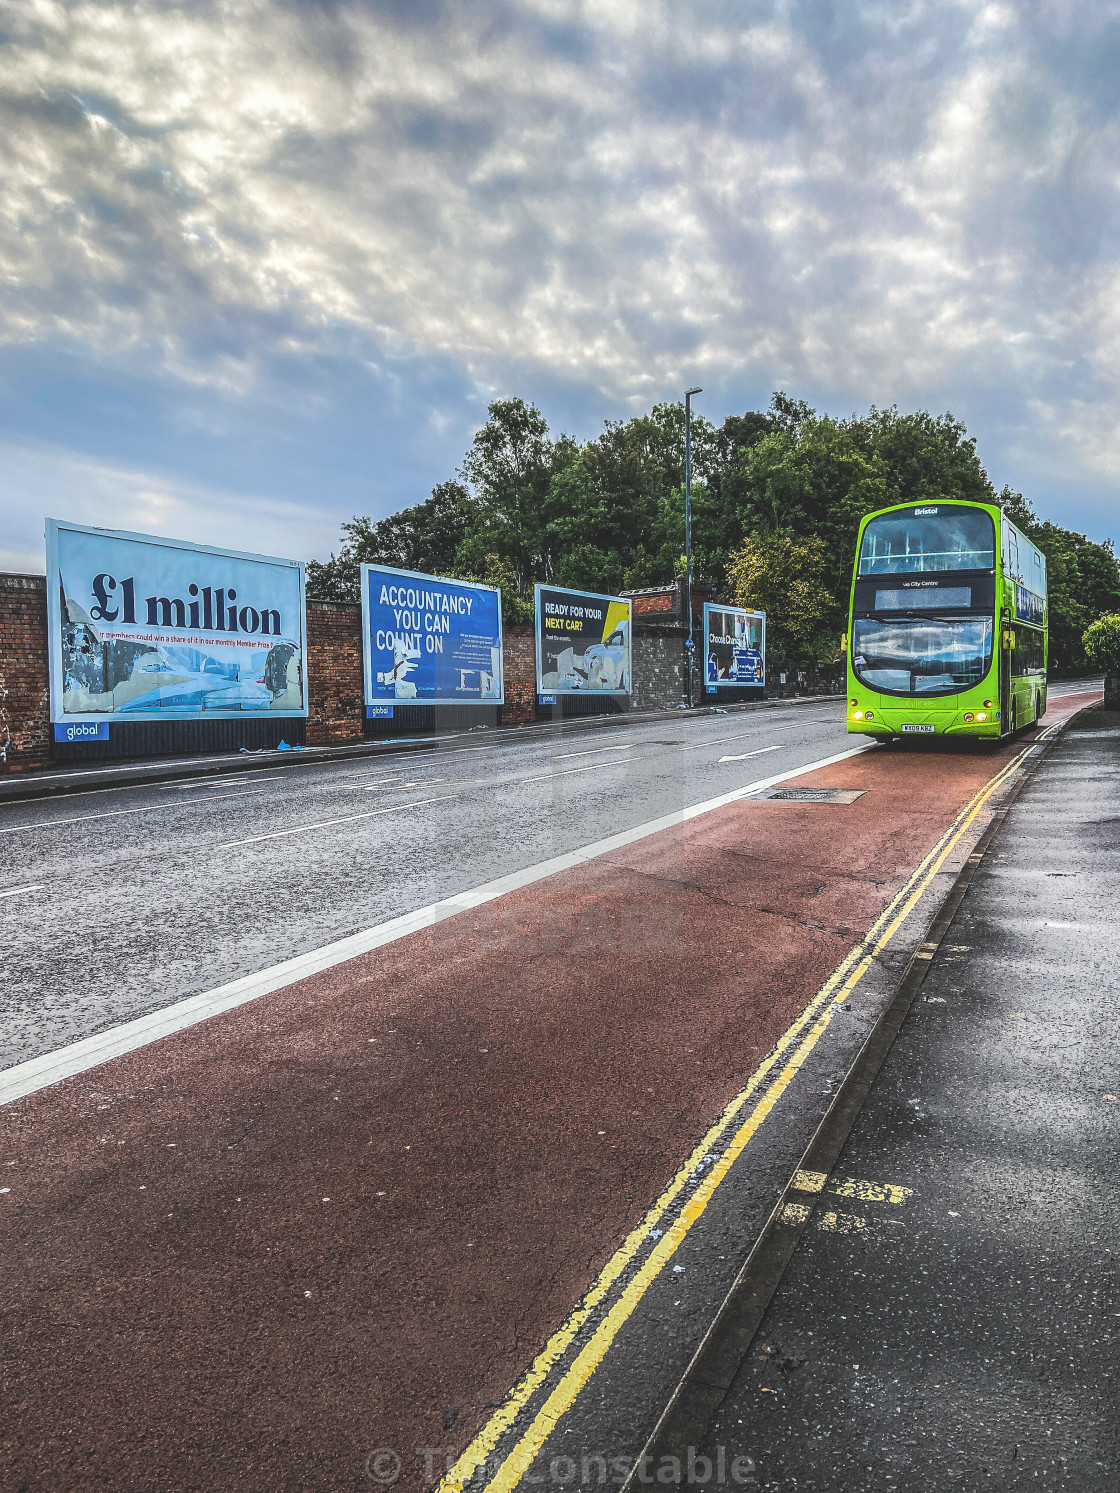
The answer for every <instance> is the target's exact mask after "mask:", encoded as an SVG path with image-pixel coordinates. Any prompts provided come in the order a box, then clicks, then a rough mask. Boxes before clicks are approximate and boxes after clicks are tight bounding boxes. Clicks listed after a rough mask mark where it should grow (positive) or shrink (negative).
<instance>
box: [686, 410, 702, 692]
mask: <svg viewBox="0 0 1120 1493" xmlns="http://www.w3.org/2000/svg"><path fill="white" fill-rule="evenodd" d="M703 392H704V391H703V389H686V390H685V391H684V569H685V582H684V589H685V607H686V609H687V612H688V642H687V643H686V644H685V645H684V646H685V649H686V651H687V655H688V663H687V665H686V669H687V674H688V705H689V709H691V708H692V704H693V700H692V661H693V659H694V658H695V657H696V643H695V641H694V639H693V636H692V396H693V395H694V394H703Z"/></svg>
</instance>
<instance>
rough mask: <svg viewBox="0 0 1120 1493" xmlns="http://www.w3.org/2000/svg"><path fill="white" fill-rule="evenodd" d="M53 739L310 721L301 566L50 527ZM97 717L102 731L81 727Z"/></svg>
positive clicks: (178, 544)
mask: <svg viewBox="0 0 1120 1493" xmlns="http://www.w3.org/2000/svg"><path fill="white" fill-rule="evenodd" d="M47 625H48V631H49V655H50V686H51V720H52V721H53V722H54V723H55V725H56V727H58V728H59V729H57V730H56V732H55V737H56V740H65V741H71V740H73V741H77V740H83V741H84V740H100V741H104V740H105V739H106V737H107V723H108V722H109V721H110V720H164V721H167V720H214V719H221V718H225V719H229V718H237V719H244V718H245V717H247V716H305V715H306V714H307V684H306V681H307V664H306V654H305V646H304V637H305V625H304V580H303V566H302V565H301V564H300V563H299V562H298V561H296V560H276V559H271V558H269V557H267V556H264V555H245V554H241V553H239V552H238V551H236V550H219V549H211V548H209V547H207V546H205V545H198V544H187V543H184V542H183V541H181V540H178V539H155V538H153V537H151V536H150V535H147V534H127V533H122V532H118V531H117V530H113V529H91V528H85V527H83V526H82V525H79V524H68V523H62V522H58V521H56V520H55V519H48V520H47ZM92 721H97V722H100V723H102V725H103V726H104V727H105V730H104V731H101V730H98V731H96V732H94V731H81V732H78V731H76V730H74V729H72V728H73V726H74V724H75V723H77V722H92Z"/></svg>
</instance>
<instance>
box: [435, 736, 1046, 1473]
mask: <svg viewBox="0 0 1120 1493" xmlns="http://www.w3.org/2000/svg"><path fill="white" fill-rule="evenodd" d="M1034 751H1035V747H1033V746H1032V747H1027V748H1026V749H1025V750H1023V751H1021V752H1019V753H1018V754H1017V755H1016V756H1015V757H1014V758H1013V759H1012V760H1011V761H1010V762H1009V763H1008V764H1007V765H1006V767H1004V768H1003V769H1002V770H1001V771H1000V772H998V773H996V774H995V776H994V777H992V778H991V779H989V781H988V782H987V783H985V785H984V786H983V788H981V789H980V790H979V792H978V793H976V794H975V796H974V797H973V798H972V799H970V800H969V802H968V803H967V804H966V805H965V807H964V808H963V809H962V810H961V812H960V813H959V814H958V815H957V817H956V819H955V820H954V821H953V823H952V825H951V826H950V827H949V829H948V830H946V832H945V834H944V835H942V837H941V839H940V840H938V842H937V844H936V845H935V846H934V847H933V849H932V850H931V851H930V852H929V853H928V854H927V855H926V856H925V858H924V859H923V860H922V862H921V864H920V865H919V866H918V868H917V870H916V871H915V872H914V874H913V875H912V876H911V877H910V879H909V881H907V883H906V885H905V886H904V887H903V888H902V890H901V891H899V892H898V893H897V894H896V895H895V896H894V897H892V899H891V901H890V902H889V903H888V904H887V906H886V907H885V908H884V910H883V911H882V912H881V913H880V914H879V916H878V918H876V920H875V922H874V923H873V924H872V925H871V928H870V929H869V930H868V932H867V935H866V936H865V937H864V938H863V939H862V940H861V941H860V942H859V943H858V944H857V945H856V946H855V947H854V948H853V949H852V950H851V951H850V952H849V953H848V954H847V955H846V956H845V957H844V959H843V960H841V962H840V964H839V965H838V966H837V967H836V969H835V970H833V972H832V974H830V975H829V977H828V979H827V980H826V981H825V982H824V984H823V985H822V986H821V988H820V989H819V990H818V991H817V993H816V995H815V996H814V997H813V999H812V1000H811V1001H810V1002H809V1004H808V1005H807V1006H806V1007H805V1009H804V1010H803V1011H802V1012H801V1014H800V1016H798V1017H797V1019H796V1020H795V1021H794V1022H793V1024H792V1025H791V1026H790V1027H789V1028H788V1029H787V1030H786V1031H785V1032H784V1033H783V1035H782V1036H781V1037H780V1038H779V1039H778V1041H777V1043H776V1044H775V1046H774V1048H773V1050H772V1051H771V1052H770V1054H769V1055H768V1056H767V1057H766V1058H764V1059H763V1061H762V1062H761V1063H760V1064H759V1066H758V1067H757V1068H756V1069H755V1071H754V1072H753V1073H752V1074H751V1076H750V1078H749V1080H748V1081H747V1084H746V1086H745V1087H744V1088H743V1089H742V1090H741V1091H740V1092H739V1093H738V1094H736V1096H735V1098H734V1099H732V1101H731V1102H730V1104H728V1105H727V1107H726V1108H725V1109H724V1111H723V1113H722V1114H721V1115H720V1117H719V1119H718V1120H717V1121H716V1122H715V1124H714V1125H712V1126H711V1128H710V1129H709V1130H708V1132H707V1133H706V1134H705V1136H704V1138H703V1139H702V1140H701V1141H700V1143H699V1145H698V1146H696V1148H695V1149H694V1150H693V1152H692V1154H691V1155H690V1156H689V1158H688V1160H687V1161H686V1162H685V1163H684V1165H683V1166H682V1167H681V1168H680V1170H679V1171H678V1172H677V1174H676V1175H675V1176H674V1178H673V1180H672V1181H671V1182H670V1183H669V1185H668V1187H667V1188H666V1189H665V1191H664V1192H663V1193H662V1194H661V1196H660V1197H659V1198H658V1199H657V1201H656V1202H655V1203H654V1204H653V1206H652V1207H651V1208H650V1209H649V1211H648V1212H647V1213H646V1215H645V1217H644V1218H643V1219H642V1221H641V1223H640V1224H639V1225H638V1226H637V1227H636V1228H635V1229H633V1230H632V1231H631V1233H630V1234H628V1235H627V1237H626V1239H625V1241H624V1242H623V1243H622V1244H621V1245H620V1246H619V1248H618V1249H617V1250H616V1251H615V1253H614V1255H613V1256H612V1257H611V1259H610V1260H609V1261H608V1263H607V1264H606V1266H605V1267H604V1268H603V1270H602V1272H601V1274H600V1275H599V1277H598V1279H597V1280H596V1281H595V1283H594V1284H593V1285H592V1287H591V1289H590V1290H589V1291H588V1292H587V1294H586V1295H585V1296H584V1297H583V1299H582V1300H581V1301H580V1303H579V1305H578V1306H577V1307H576V1308H575V1309H574V1311H572V1313H571V1314H570V1315H569V1316H568V1318H567V1319H566V1320H565V1322H564V1323H563V1324H562V1325H561V1326H560V1327H559V1328H558V1329H557V1330H556V1332H554V1333H553V1335H552V1336H551V1337H550V1338H549V1340H548V1342H547V1343H546V1344H545V1346H544V1348H543V1349H542V1350H541V1352H540V1353H539V1354H538V1355H537V1357H536V1358H535V1359H534V1361H533V1363H532V1365H531V1367H530V1368H529V1369H528V1371H527V1372H526V1374H525V1375H524V1377H523V1378H522V1379H520V1380H519V1381H518V1383H517V1384H516V1385H515V1386H514V1388H513V1389H512V1390H511V1392H510V1394H509V1396H508V1397H507V1399H506V1401H505V1403H504V1404H503V1405H502V1407H501V1408H500V1409H499V1410H497V1411H495V1413H494V1414H493V1415H492V1416H491V1417H490V1419H489V1420H488V1421H487V1422H486V1424H485V1426H483V1428H482V1429H481V1430H480V1431H479V1433H478V1435H477V1436H475V1438H474V1440H473V1441H472V1442H471V1443H470V1445H469V1446H468V1447H467V1449H466V1450H465V1451H464V1452H463V1454H462V1456H461V1457H459V1459H458V1461H457V1462H456V1463H455V1464H454V1466H453V1467H452V1468H451V1469H450V1471H449V1472H448V1473H447V1474H446V1475H445V1476H444V1477H443V1478H442V1479H441V1481H440V1485H439V1488H438V1490H437V1493H462V1490H463V1488H464V1487H465V1486H466V1484H467V1483H468V1482H470V1480H471V1479H472V1478H473V1477H475V1475H476V1474H477V1473H478V1472H479V1469H480V1468H483V1467H485V1466H486V1465H487V1463H488V1462H489V1461H490V1459H491V1458H492V1457H493V1456H494V1454H495V1452H496V1451H497V1448H498V1446H499V1444H500V1442H501V1440H502V1438H503V1437H504V1436H505V1435H506V1434H507V1432H509V1431H511V1430H512V1429H513V1427H514V1425H515V1424H516V1422H517V1419H518V1417H519V1415H520V1414H521V1412H522V1411H523V1410H524V1408H525V1406H526V1405H527V1404H528V1403H529V1401H530V1400H531V1399H532V1398H533V1396H534V1394H535V1393H536V1392H537V1391H538V1390H539V1389H541V1388H542V1387H543V1386H544V1385H545V1383H546V1381H547V1380H548V1378H549V1375H550V1374H551V1372H552V1370H553V1369H554V1368H555V1367H556V1365H557V1364H558V1363H559V1362H560V1360H561V1359H562V1358H563V1356H564V1355H565V1353H566V1352H567V1351H568V1349H569V1348H570V1347H571V1346H572V1344H573V1342H574V1341H575V1339H576V1337H577V1336H578V1335H579V1333H580V1331H581V1330H582V1329H583V1328H584V1327H585V1326H586V1325H587V1323H588V1321H589V1320H590V1319H591V1317H592V1316H593V1314H594V1313H595V1311H596V1309H597V1308H598V1307H599V1306H601V1305H602V1303H603V1302H604V1301H605V1300H606V1298H607V1297H608V1296H609V1294H610V1292H611V1289H612V1287H614V1286H615V1285H616V1283H617V1282H618V1281H619V1280H620V1279H621V1278H622V1277H623V1276H624V1275H625V1274H626V1272H627V1270H628V1267H630V1266H631V1265H632V1264H633V1262H634V1261H635V1259H636V1258H637V1256H638V1255H639V1253H640V1252H641V1250H642V1248H643V1246H644V1245H645V1244H646V1243H647V1242H648V1241H649V1239H650V1236H651V1233H652V1231H653V1230H655V1229H656V1228H657V1227H658V1225H659V1224H660V1223H661V1222H662V1220H663V1219H664V1218H665V1215H666V1214H667V1213H668V1211H669V1210H670V1208H671V1207H672V1206H673V1204H674V1203H675V1202H676V1201H677V1199H678V1198H679V1197H680V1195H681V1194H682V1193H683V1192H684V1191H685V1190H686V1189H687V1187H688V1185H689V1183H690V1182H692V1181H695V1179H696V1177H697V1175H698V1173H699V1172H700V1171H701V1170H702V1169H703V1167H704V1165H705V1163H708V1162H712V1161H713V1156H712V1153H713V1151H714V1150H715V1149H716V1148H717V1147H718V1146H719V1145H720V1144H721V1143H723V1142H724V1139H725V1137H726V1134H727V1132H728V1130H729V1129H731V1127H732V1125H733V1123H734V1122H735V1121H736V1120H738V1119H739V1117H740V1116H741V1114H742V1112H743V1110H744V1109H745V1108H746V1106H747V1103H748V1101H749V1100H751V1099H752V1098H754V1096H755V1095H756V1094H757V1093H758V1090H759V1088H760V1087H761V1086H762V1084H763V1082H764V1081H765V1080H767V1079H770V1080H771V1081H770V1082H769V1084H768V1086H767V1087H766V1089H765V1091H764V1092H763V1093H762V1095H761V1096H760V1097H758V1098H757V1100H756V1102H755V1104H754V1107H753V1108H752V1109H751V1111H750V1113H749V1114H748V1116H747V1118H746V1119H745V1120H743V1121H742V1123H741V1124H740V1125H739V1128H738V1129H737V1130H736V1131H735V1132H734V1134H733V1135H732V1136H731V1139H730V1140H729V1141H727V1142H726V1144H725V1145H724V1148H723V1150H722V1151H721V1152H720V1154H719V1156H718V1158H715V1159H714V1164H712V1165H711V1168H710V1170H709V1171H708V1172H707V1173H706V1174H705V1175H704V1176H703V1178H702V1180H701V1181H700V1182H699V1184H698V1185H697V1187H696V1189H695V1191H694V1192H693V1193H692V1195H691V1197H689V1198H688V1200H687V1202H686V1203H685V1204H684V1206H683V1208H682V1209H681V1211H680V1213H679V1214H678V1215H677V1217H676V1218H675V1220H674V1221H673V1222H672V1224H671V1225H670V1226H669V1227H668V1228H667V1229H665V1231H664V1232H663V1233H662V1234H661V1236H660V1238H659V1239H658V1240H657V1242H656V1244H655V1245H654V1248H653V1249H652V1250H651V1251H650V1253H649V1255H648V1256H647V1258H646V1259H645V1260H644V1261H643V1263H642V1264H641V1266H640V1267H639V1268H638V1269H637V1270H636V1271H635V1273H634V1274H633V1275H632V1276H631V1278H630V1279H629V1280H628V1281H627V1283H626V1285H625V1286H624V1288H623V1289H622V1291H621V1292H620V1293H619V1295H618V1299H617V1300H616V1301H615V1303H614V1305H613V1306H612V1307H611V1308H610V1310H609V1311H608V1312H607V1313H606V1315H605V1316H604V1317H603V1320H602V1321H601V1322H600V1323H599V1324H598V1326H597V1327H596V1328H595V1330H594V1332H593V1333H592V1334H591V1336H590V1338H589V1339H588V1340H587V1342H586V1343H585V1344H584V1346H583V1347H582V1348H581V1349H580V1351H579V1353H578V1354H577V1355H576V1357H575V1358H574V1359H573V1361H572V1363H571V1364H570V1365H569V1366H568V1368H567V1369H566V1370H565V1371H564V1373H563V1374H562V1375H561V1377H560V1379H559V1381H558V1382H557V1384H556V1386H555V1388H554V1389H553V1390H552V1392H551V1393H550V1394H549V1395H548V1397H547V1399H546V1400H545V1402H544V1404H543V1405H542V1406H541V1407H540V1409H539V1410H538V1411H537V1412H536V1414H535V1415H534V1417H533V1419H532V1421H531V1422H530V1424H529V1426H528V1428H527V1429H526V1430H525V1431H524V1432H523V1434H522V1435H521V1436H520V1438H519V1439H518V1441H517V1444H516V1445H515V1446H514V1447H513V1449H512V1450H511V1451H510V1453H509V1454H508V1456H506V1457H505V1458H504V1460H503V1461H502V1463H501V1465H500V1466H499V1467H498V1468H497V1469H496V1470H495V1471H494V1473H493V1475H492V1476H490V1477H488V1478H487V1479H486V1480H485V1481H484V1482H483V1483H482V1484H480V1487H481V1488H484V1489H485V1493H512V1489H514V1488H516V1486H517V1484H518V1483H519V1482H520V1480H521V1478H522V1477H523V1476H524V1474H525V1473H526V1472H527V1471H528V1470H529V1468H530V1466H531V1465H532V1463H533V1460H534V1458H535V1457H536V1456H537V1454H538V1452H539V1451H540V1449H541V1447H542V1446H543V1445H544V1444H545V1442H546V1441H547V1440H548V1438H549V1436H550V1435H551V1434H552V1432H553V1430H554V1429H555V1428H556V1426H557V1424H558V1423H559V1421H560V1420H561V1418H562V1417H563V1416H564V1415H565V1414H566V1412H567V1411H568V1410H569V1409H570V1408H571V1407H572V1405H573V1403H574V1402H575V1400H576V1397H577V1396H578V1395H579V1393H580V1391H581V1390H582V1389H583V1387H584V1385H585V1384H586V1383H587V1381H588V1380H589V1379H590V1378H591V1375H592V1374H593V1373H594V1372H595V1370H596V1369H597V1368H598V1367H599V1365H600V1363H602V1361H603V1359H604V1358H605V1356H606V1354H607V1351H608V1349H609V1348H610V1346H611V1344H612V1343H613V1342H614V1339H615V1338H616V1337H617V1335H618V1333H619V1330H620V1329H621V1328H622V1326H623V1324H624V1323H625V1322H626V1321H627V1320H628V1319H629V1318H630V1316H631V1315H632V1314H633V1312H634V1310H635V1308H636V1307H637V1305H638V1303H639V1302H640V1301H641V1299H642V1297H643V1296H644V1295H645V1293H646V1291H647V1290H648V1288H649V1286H650V1285H651V1284H652V1282H653V1281H654V1280H655V1279H656V1278H657V1276H658V1275H659V1274H660V1273H661V1271H662V1270H663V1269H664V1267H665V1266H666V1265H667V1264H668V1262H669V1260H670V1259H672V1257H673V1255H674V1254H675V1252H676V1250H677V1249H678V1248H679V1246H680V1244H681V1243H682V1241H683V1240H684V1238H685V1236H686V1235H687V1234H688V1232H689V1230H690V1229H691V1228H692V1226H693V1224H694V1223H696V1221H697V1220H698V1219H699V1218H700V1217H701V1215H702V1214H703V1213H704V1210H705V1209H706V1208H707V1206H708V1204H709V1203H710V1202H711V1200H712V1198H713V1196H714V1195H715V1191H716V1189H717V1188H718V1187H719V1185H720V1183H721V1182H722V1181H723V1179H724V1178H725V1177H726V1176H727V1174H728V1172H729V1171H730V1170H731V1167H732V1166H733V1164H734V1163H735V1161H736V1159H737V1158H738V1157H739V1156H740V1155H741V1154H742V1152H743V1150H744V1149H745V1148H746V1146H747V1145H748V1144H749V1142H750V1140H751V1139H752V1137H753V1136H754V1135H755V1134H756V1133H757V1131H758V1130H759V1128H760V1127H761V1125H762V1123H763V1121H764V1120H765V1119H766V1117H767V1115H769V1113H770V1111H771V1110H772V1109H773V1108H774V1106H775V1104H776V1103H777V1102H778V1100H779V1099H780V1098H781V1096H782V1095H783V1094H784V1093H785V1091H786V1089H787V1088H788V1087H789V1085H790V1084H791V1083H792V1081H793V1079H794V1077H795V1076H796V1074H797V1073H798V1071H799V1069H800V1068H801V1066H802V1064H803V1063H804V1062H805V1060H806V1058H807V1057H808V1056H809V1054H810V1053H811V1052H812V1051H813V1049H814V1047H816V1045H817V1043H818V1042H819V1041H820V1039H821V1037H822V1036H823V1035H824V1033H825V1032H826V1031H827V1030H828V1027H829V1025H830V1023H831V1021H832V1016H833V1012H834V1011H835V1009H836V1007H837V1006H838V1005H841V1004H842V1003H843V1002H844V1001H845V1000H846V999H847V998H848V996H849V995H850V994H851V993H852V991H853V990H854V989H855V987H856V986H857V985H858V984H859V982H860V980H862V979H863V977H864V975H865V974H866V973H867V971H868V970H869V969H870V968H871V966H872V964H873V963H874V962H875V960H876V958H878V956H879V955H880V954H881V953H882V952H883V950H884V949H885V948H886V947H887V945H888V944H889V943H890V941H891V939H892V938H893V937H894V936H895V934H896V933H897V932H898V930H899V928H900V927H901V926H902V924H903V923H904V922H905V920H906V918H907V917H909V915H910V913H911V912H912V911H913V910H914V907H915V906H916V905H917V903H918V901H919V899H920V898H921V897H922V896H923V895H924V893H925V892H926V890H927V889H928V887H929V885H930V883H931V882H932V881H933V879H934V877H935V876H936V875H937V873H938V872H939V871H940V870H941V868H942V866H943V865H944V864H945V862H946V861H947V860H948V858H949V856H950V855H951V854H952V853H953V851H954V849H955V848H956V846H957V845H958V844H959V843H960V841H961V839H962V837H963V836H964V835H965V834H967V832H968V830H969V828H970V826H971V825H972V824H973V822H974V821H975V819H976V817H977V815H978V814H979V813H980V811H981V810H982V809H983V807H984V805H985V803H987V801H988V799H989V798H990V797H991V796H992V794H993V793H995V792H996V790H997V789H998V788H999V787H1000V786H1001V784H1003V783H1004V782H1005V781H1006V780H1007V778H1008V777H1010V775H1011V774H1012V773H1013V772H1015V771H1016V769H1017V768H1019V767H1020V766H1021V765H1022V763H1023V761H1024V760H1025V759H1026V758H1027V757H1029V756H1031V755H1032V753H1033V752H1034ZM822 1008H823V1009H822ZM787 1055H788V1056H787ZM779 1064H781V1066H780V1068H779ZM775 1068H778V1070H779V1071H778V1072H777V1075H776V1076H774V1077H771V1075H773V1074H774V1070H775Z"/></svg>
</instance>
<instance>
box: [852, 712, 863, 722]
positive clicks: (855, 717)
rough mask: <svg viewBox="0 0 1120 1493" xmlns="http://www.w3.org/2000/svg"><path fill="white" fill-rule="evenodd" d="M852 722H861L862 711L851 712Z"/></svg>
mask: <svg viewBox="0 0 1120 1493" xmlns="http://www.w3.org/2000/svg"><path fill="white" fill-rule="evenodd" d="M852 720H853V721H862V720H863V711H862V710H853V711H852Z"/></svg>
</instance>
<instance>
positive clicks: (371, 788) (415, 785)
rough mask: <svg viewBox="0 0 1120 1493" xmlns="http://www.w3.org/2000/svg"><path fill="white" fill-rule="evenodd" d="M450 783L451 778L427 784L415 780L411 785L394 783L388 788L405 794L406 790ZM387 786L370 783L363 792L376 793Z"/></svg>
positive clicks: (434, 780)
mask: <svg viewBox="0 0 1120 1493" xmlns="http://www.w3.org/2000/svg"><path fill="white" fill-rule="evenodd" d="M449 781H450V779H449V778H428V780H427V781H426V782H418V781H417V780H416V779H415V778H414V779H413V780H412V782H411V783H392V784H389V785H388V786H390V787H392V788H396V789H399V790H400V791H401V792H403V791H404V789H405V788H434V787H435V786H436V785H437V784H438V783H447V782H449ZM385 786H386V784H384V783H369V784H367V786H366V787H365V788H363V789H362V792H363V793H375V792H376V791H377V789H378V788H384V787H385Z"/></svg>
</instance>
